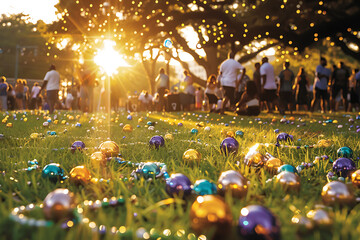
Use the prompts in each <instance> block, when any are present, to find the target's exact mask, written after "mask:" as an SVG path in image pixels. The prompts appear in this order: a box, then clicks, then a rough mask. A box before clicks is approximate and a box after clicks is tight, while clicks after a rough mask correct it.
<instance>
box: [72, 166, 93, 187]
mask: <svg viewBox="0 0 360 240" xmlns="http://www.w3.org/2000/svg"><path fill="white" fill-rule="evenodd" d="M69 175H70V176H69V178H70V181H71V182H73V183H75V184H87V183H89V182H90V180H91V174H90V172H89V170H87V168H86V167H85V166H76V167H74V168H73V169H71V171H70V174H69Z"/></svg>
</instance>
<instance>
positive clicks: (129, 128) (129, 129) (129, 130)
mask: <svg viewBox="0 0 360 240" xmlns="http://www.w3.org/2000/svg"><path fill="white" fill-rule="evenodd" d="M122 130H123V132H132V131H133V127H132V126H131V125H130V124H125V126H124V127H123V129H122Z"/></svg>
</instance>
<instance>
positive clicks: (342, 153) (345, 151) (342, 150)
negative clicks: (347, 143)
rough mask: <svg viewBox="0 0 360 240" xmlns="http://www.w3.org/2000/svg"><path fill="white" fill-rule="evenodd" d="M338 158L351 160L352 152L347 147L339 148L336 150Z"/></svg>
mask: <svg viewBox="0 0 360 240" xmlns="http://www.w3.org/2000/svg"><path fill="white" fill-rule="evenodd" d="M337 155H338V157H344V158H350V159H351V158H352V157H353V150H352V149H351V148H349V147H341V148H339V149H338V150H337Z"/></svg>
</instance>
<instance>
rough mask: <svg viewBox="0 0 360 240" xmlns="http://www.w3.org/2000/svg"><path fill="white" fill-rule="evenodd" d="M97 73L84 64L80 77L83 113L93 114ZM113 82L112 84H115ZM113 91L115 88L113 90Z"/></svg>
mask: <svg viewBox="0 0 360 240" xmlns="http://www.w3.org/2000/svg"><path fill="white" fill-rule="evenodd" d="M95 78H96V75H95V72H94V71H93V70H92V69H90V67H89V66H88V64H84V66H83V69H82V72H81V76H80V105H81V111H83V112H92V111H93V110H94V109H93V103H94V86H95ZM113 82H114V81H112V82H111V83H113ZM112 90H113V88H112Z"/></svg>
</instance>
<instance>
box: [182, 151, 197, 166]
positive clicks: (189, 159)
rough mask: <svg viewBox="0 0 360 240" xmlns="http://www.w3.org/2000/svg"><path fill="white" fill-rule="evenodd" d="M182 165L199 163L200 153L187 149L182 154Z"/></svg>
mask: <svg viewBox="0 0 360 240" xmlns="http://www.w3.org/2000/svg"><path fill="white" fill-rule="evenodd" d="M183 160H184V163H194V162H197V163H199V162H200V160H201V153H199V152H198V151H197V150H195V149H188V150H186V151H185V152H184V154H183Z"/></svg>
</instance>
